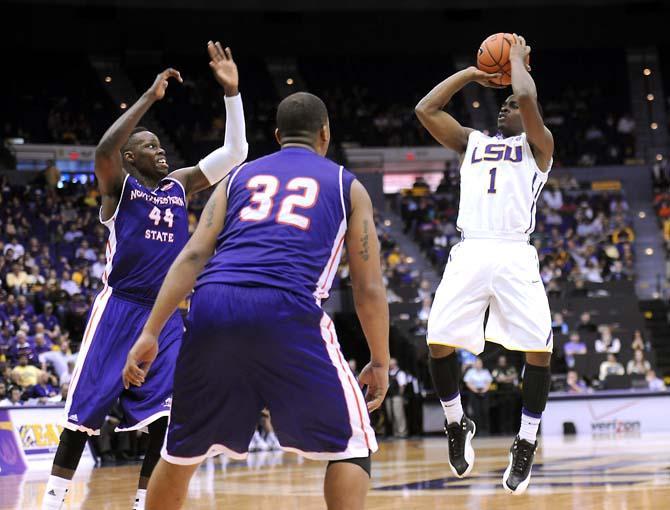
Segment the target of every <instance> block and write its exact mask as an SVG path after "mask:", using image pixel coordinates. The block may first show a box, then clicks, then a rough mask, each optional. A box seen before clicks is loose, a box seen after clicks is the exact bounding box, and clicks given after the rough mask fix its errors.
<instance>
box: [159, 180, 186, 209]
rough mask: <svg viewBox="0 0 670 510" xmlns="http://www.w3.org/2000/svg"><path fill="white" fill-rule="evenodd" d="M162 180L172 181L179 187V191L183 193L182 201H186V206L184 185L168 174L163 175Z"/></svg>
mask: <svg viewBox="0 0 670 510" xmlns="http://www.w3.org/2000/svg"><path fill="white" fill-rule="evenodd" d="M163 180H164V181H172V182H174V183H176V184H178V185H179V187H180V188H181V192H182V193H183V194H184V202H185V203H186V206H187V207H188V195H187V194H186V188H184V185H183V184H182V183H181V182H180V181H179V180H177V179H175V178H174V177H169V176H168V177H164V178H163Z"/></svg>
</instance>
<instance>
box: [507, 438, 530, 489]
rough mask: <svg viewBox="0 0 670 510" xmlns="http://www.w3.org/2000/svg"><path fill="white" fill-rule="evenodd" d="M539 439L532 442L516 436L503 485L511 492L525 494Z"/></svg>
mask: <svg viewBox="0 0 670 510" xmlns="http://www.w3.org/2000/svg"><path fill="white" fill-rule="evenodd" d="M535 450H537V441H535V443H530V442H528V441H526V440H525V439H521V438H519V436H516V437H515V438H514V443H513V444H512V447H511V448H510V450H509V465H508V466H507V469H506V470H505V474H504V475H503V487H504V488H505V490H506V491H507V492H509V493H511V494H515V495H516V494H523V493H524V492H526V489H527V488H528V484H529V483H530V471H531V468H532V467H533V459H534V458H535Z"/></svg>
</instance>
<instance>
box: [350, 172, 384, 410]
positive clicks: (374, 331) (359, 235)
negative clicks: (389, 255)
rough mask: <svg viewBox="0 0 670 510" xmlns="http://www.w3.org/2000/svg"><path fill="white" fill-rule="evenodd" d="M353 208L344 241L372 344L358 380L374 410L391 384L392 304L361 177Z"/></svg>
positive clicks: (357, 303) (355, 185) (365, 330)
mask: <svg viewBox="0 0 670 510" xmlns="http://www.w3.org/2000/svg"><path fill="white" fill-rule="evenodd" d="M351 208H352V211H351V217H350V218H349V226H348V228H347V234H346V237H345V243H346V246H347V253H348V255H349V269H350V272H351V286H352V290H353V294H354V304H355V306H356V314H357V315H358V318H359V320H360V321H361V326H362V328H363V333H364V334H365V338H366V339H367V342H368V346H369V348H370V363H368V364H367V365H366V366H365V368H363V370H362V371H361V374H360V376H359V382H360V383H361V384H362V385H363V384H365V385H367V387H368V390H367V394H366V395H365V399H366V400H367V402H368V411H374V410H375V409H377V408H378V407H379V406H380V405H381V404H382V402H383V401H384V396H385V395H386V391H387V390H388V384H389V380H388V370H389V361H390V355H389V308H388V303H387V302H386V289H385V288H384V282H383V280H382V270H381V264H380V261H379V260H380V259H379V241H378V239H377V229H376V228H375V222H374V218H373V212H372V202H371V201H370V196H369V195H368V193H367V191H365V188H364V187H363V185H362V184H361V183H360V182H358V181H354V182H353V183H352V185H351Z"/></svg>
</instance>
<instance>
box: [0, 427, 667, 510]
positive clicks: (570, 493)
mask: <svg viewBox="0 0 670 510" xmlns="http://www.w3.org/2000/svg"><path fill="white" fill-rule="evenodd" d="M510 442H511V439H505V438H483V439H478V438H475V442H474V444H475V449H476V453H477V459H476V464H475V468H474V470H473V473H472V475H471V476H470V477H469V478H467V479H465V480H459V479H457V478H454V477H453V476H452V475H451V472H450V471H449V467H448V465H447V463H446V462H445V459H446V448H447V444H446V440H442V439H441V438H438V437H430V438H427V439H420V440H407V441H389V442H382V443H381V445H380V446H381V449H380V452H379V453H378V454H377V455H376V456H375V457H374V461H373V482H372V489H371V491H370V495H369V498H368V507H367V508H368V509H370V510H383V509H389V510H392V509H393V510H395V509H398V510H400V509H402V510H407V509H412V510H424V509H426V510H427V509H431V510H433V509H440V508H445V509H449V510H461V509H463V510H465V509H468V510H494V509H509V510H526V509H528V510H531V509H532V510H563V509H578V510H596V509H598V510H601V509H603V510H652V509H653V510H661V509H670V433H668V434H667V435H666V434H664V435H653V436H650V435H646V436H637V437H635V436H625V437H619V436H605V437H598V438H588V439H575V438H573V439H562V438H561V439H545V440H543V441H542V443H541V447H540V449H539V451H538V455H537V456H536V462H535V467H534V469H533V478H532V481H531V485H530V488H529V490H528V492H527V493H526V494H524V495H521V496H511V495H507V494H505V493H504V492H503V488H502V486H501V477H502V473H503V471H504V469H505V467H506V463H507V451H508V448H509V445H510ZM324 467H325V466H324V464H323V463H318V462H310V461H300V460H299V459H298V457H297V456H295V455H294V454H288V453H286V454H282V453H279V452H276V453H254V454H251V455H249V458H248V459H247V460H246V461H241V462H240V461H229V460H227V459H225V458H224V457H218V458H216V459H211V460H210V461H209V462H207V463H205V464H203V466H202V468H201V469H200V470H199V472H198V473H197V475H196V477H195V478H194V479H193V481H192V482H191V487H190V493H189V500H188V503H187V505H186V508H188V509H236V510H246V509H254V510H257V509H268V510H286V509H300V510H313V509H323V508H325V504H324V503H323V500H322V497H321V485H322V480H323V472H324ZM138 471H139V465H133V466H123V467H111V468H102V469H93V470H87V471H83V472H81V473H78V474H77V476H76V477H75V483H74V484H73V489H72V491H71V493H70V494H69V496H68V502H67V504H66V506H65V507H66V508H67V509H87V510H117V509H118V510H129V509H130V508H131V507H132V502H131V499H132V498H133V496H134V493H135V483H136V480H137V473H138ZM46 477H47V473H46V472H43V473H39V472H30V473H28V474H26V475H24V476H22V477H21V476H6V477H0V509H1V510H9V509H21V510H32V509H35V510H39V508H40V503H41V498H42V493H43V490H44V484H45V480H46Z"/></svg>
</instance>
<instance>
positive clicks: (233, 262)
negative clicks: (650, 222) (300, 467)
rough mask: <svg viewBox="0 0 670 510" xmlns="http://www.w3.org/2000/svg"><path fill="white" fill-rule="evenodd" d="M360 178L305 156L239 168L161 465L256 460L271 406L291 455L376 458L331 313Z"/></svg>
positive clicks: (182, 361)
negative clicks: (254, 450) (260, 429)
mask: <svg viewBox="0 0 670 510" xmlns="http://www.w3.org/2000/svg"><path fill="white" fill-rule="evenodd" d="M353 180H354V176H353V175H352V174H351V173H349V172H348V171H346V170H345V169H344V168H343V167H341V166H339V165H337V164H335V163H333V162H332V161H330V160H328V159H326V158H323V157H321V156H319V155H317V154H316V153H314V152H312V151H310V150H308V149H303V148H296V147H290V148H285V149H283V150H281V151H279V152H276V153H274V154H271V155H269V156H266V157H264V158H261V159H258V160H255V161H252V162H249V163H246V164H244V165H242V166H240V167H238V168H237V169H236V170H235V171H234V172H233V173H232V176H231V179H230V181H229V183H228V190H227V191H228V207H227V212H226V218H225V224H224V227H223V230H222V232H221V233H220V235H219V238H218V240H217V248H216V253H215V254H214V255H213V256H212V258H211V259H210V260H209V262H208V263H207V265H206V266H205V268H204V270H203V272H202V273H201V275H200V277H199V278H198V281H197V283H196V288H195V293H194V295H193V299H192V301H191V309H190V311H189V314H188V318H187V320H186V333H185V334H184V340H183V343H182V348H181V350H180V352H179V358H178V362H177V369H176V373H175V391H174V398H173V404H172V413H171V415H170V426H169V429H168V436H167V441H166V446H165V447H164V449H163V457H164V458H165V459H166V460H168V461H169V462H172V463H176V464H195V463H198V462H200V461H202V460H203V459H204V458H206V457H207V456H212V455H217V454H219V453H222V452H225V453H226V454H228V455H230V456H231V457H233V458H243V457H244V456H246V453H247V448H248V445H249V441H250V440H251V437H252V435H253V432H254V428H255V426H256V424H257V422H258V418H259V416H260V412H261V410H262V409H263V408H265V407H267V408H268V409H269V410H270V413H271V415H272V423H273V426H274V429H275V431H276V433H277V437H278V439H279V442H280V444H281V446H282V448H284V449H285V450H290V451H295V452H299V453H302V454H303V455H304V456H306V457H308V458H312V459H324V460H337V459H345V458H352V457H367V456H368V455H369V453H370V451H375V450H376V449H377V443H376V439H375V435H374V431H373V430H372V428H371V427H370V421H369V417H368V413H367V408H366V405H365V401H364V397H363V394H362V392H361V390H360V388H359V387H358V384H357V382H356V380H355V379H354V375H353V374H352V373H351V370H350V369H349V366H348V364H347V362H346V361H345V359H344V356H343V355H342V353H341V351H340V347H339V343H338V341H337V335H336V333H335V327H334V325H333V321H332V320H331V319H330V318H329V317H328V315H326V313H325V312H324V311H323V310H322V309H321V306H320V304H321V300H323V299H325V298H327V297H328V291H329V289H330V286H331V283H332V281H333V277H334V276H335V273H336V271H337V267H338V262H339V260H340V256H341V253H342V247H343V244H344V236H345V233H346V230H347V218H348V216H349V211H350V209H351V207H350V199H349V192H350V189H351V184H352V182H353Z"/></svg>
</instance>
